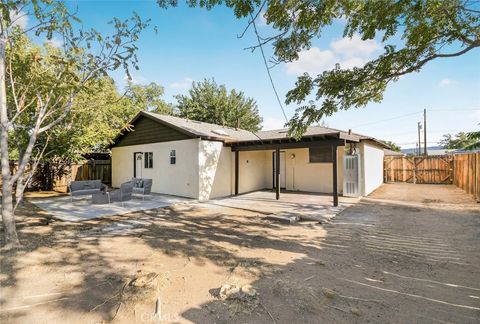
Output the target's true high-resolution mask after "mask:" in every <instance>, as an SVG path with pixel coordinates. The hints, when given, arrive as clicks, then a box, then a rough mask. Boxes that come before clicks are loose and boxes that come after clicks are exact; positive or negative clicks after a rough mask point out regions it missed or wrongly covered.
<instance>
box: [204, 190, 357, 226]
mask: <svg viewBox="0 0 480 324" xmlns="http://www.w3.org/2000/svg"><path fill="white" fill-rule="evenodd" d="M359 200H360V199H359V198H348V197H339V203H338V206H337V207H334V206H333V203H332V196H331V195H327V194H318V193H308V192H296V191H286V192H282V193H281V194H280V199H279V200H276V199H275V193H274V192H272V191H270V190H262V191H255V192H250V193H246V194H242V195H239V196H233V197H228V198H219V199H214V200H211V201H209V202H207V204H210V205H217V206H223V207H231V208H238V209H244V210H249V211H253V212H259V213H262V214H266V215H271V214H274V215H289V216H299V217H300V218H301V219H303V220H330V219H331V218H333V217H335V216H336V215H337V214H339V213H340V212H342V211H343V210H344V209H345V208H347V207H349V206H351V205H352V204H355V203H357V202H358V201H359Z"/></svg>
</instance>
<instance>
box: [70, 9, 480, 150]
mask: <svg viewBox="0 0 480 324" xmlns="http://www.w3.org/2000/svg"><path fill="white" fill-rule="evenodd" d="M68 4H69V5H70V6H72V7H75V6H77V7H78V16H79V17H80V18H81V19H82V21H83V24H84V25H85V27H93V28H95V29H97V30H100V31H103V32H107V31H108V25H107V22H108V21H109V20H110V19H111V18H112V17H113V16H117V17H121V18H125V17H128V16H130V15H131V12H132V11H133V10H135V11H136V12H137V13H138V14H139V15H140V16H142V17H143V18H151V19H152V25H156V26H157V27H158V31H159V32H158V34H155V33H154V31H153V29H150V30H147V31H145V32H144V33H143V34H142V38H141V40H140V41H139V43H138V46H139V52H138V57H139V61H140V71H135V72H134V73H133V79H134V82H138V83H149V82H156V83H158V84H160V85H162V86H164V87H165V92H166V95H165V99H166V100H167V101H172V102H174V99H173V96H174V95H175V94H178V93H185V92H187V91H188V88H189V86H190V84H191V81H192V80H193V81H201V80H203V79H204V78H212V77H213V78H215V80H216V81H217V83H221V84H225V85H226V86H227V88H228V89H231V88H235V89H237V90H241V91H243V92H244V93H245V94H246V95H247V96H249V97H253V98H255V99H256V101H257V103H258V106H259V110H260V114H261V115H262V117H263V119H264V127H265V128H267V129H272V128H279V127H282V126H283V123H284V119H283V115H282V113H281V110H280V108H279V105H278V103H277V102H276V99H275V96H274V93H273V91H272V88H271V85H270V83H269V80H268V76H267V73H266V71H265V67H264V65H263V61H262V57H261V55H260V53H259V52H258V51H255V52H254V53H252V52H251V51H249V50H245V49H244V48H245V47H248V46H250V45H254V44H255V38H254V34H253V31H249V32H247V34H246V35H245V37H244V38H241V39H238V38H237V35H238V34H240V33H241V32H242V30H243V29H244V27H245V26H246V20H238V19H236V18H235V16H234V15H233V13H232V11H231V10H230V9H228V8H223V7H217V8H215V9H214V10H212V11H207V10H205V9H199V8H193V9H192V8H188V7H185V6H180V7H179V8H170V9H168V10H164V9H160V8H159V7H158V6H157V5H156V3H155V2H154V1H70V2H68ZM342 25H343V23H342V21H337V22H336V23H335V24H334V25H333V26H331V27H330V28H328V29H327V30H326V31H325V32H324V34H323V35H322V37H321V38H320V39H318V40H316V41H315V42H314V47H313V48H312V49H311V50H309V51H306V52H304V53H302V54H301V57H300V60H299V61H298V62H295V63H291V64H281V65H278V66H276V67H275V68H274V69H272V71H271V72H272V76H273V79H274V82H275V85H276V86H277V89H278V91H279V94H280V96H281V98H282V100H283V99H284V97H285V94H286V92H287V91H288V90H289V89H291V88H292V87H293V85H294V83H295V80H296V75H297V74H298V73H301V72H302V71H307V72H312V73H316V72H317V73H318V72H321V71H322V70H325V69H328V68H331V67H332V66H333V65H334V64H335V63H336V62H339V63H341V64H342V66H345V67H349V66H355V65H359V64H362V63H363V62H365V61H366V60H368V59H369V58H373V57H375V55H378V54H379V53H381V50H382V44H380V43H379V42H378V41H368V42H363V41H360V40H359V39H353V40H346V39H342ZM258 27H259V32H260V33H261V34H262V35H270V34H271V33H272V32H273V31H272V29H271V28H270V27H269V26H267V25H265V23H264V21H263V20H262V19H259V21H258ZM265 51H266V53H267V54H271V48H270V47H269V46H267V47H266V48H265ZM112 76H113V77H114V78H115V80H116V81H117V84H118V85H119V86H120V87H121V86H122V85H123V83H124V80H123V79H124V74H123V73H120V72H118V73H113V74H112ZM295 108H296V107H295V106H293V105H292V106H288V107H286V113H287V116H289V117H291V116H293V113H294V111H295ZM424 108H426V109H427V112H428V131H429V132H428V137H429V138H428V142H429V145H435V142H437V141H438V140H439V139H440V138H441V136H442V134H445V133H453V132H458V131H471V130H475V129H479V127H480V126H478V123H480V50H476V51H475V50H474V51H473V52H470V53H468V54H466V55H464V56H462V57H459V58H455V59H446V60H437V61H434V62H431V63H429V64H427V65H426V67H425V68H424V69H423V70H422V71H421V72H420V73H415V74H410V75H407V76H405V77H403V78H401V79H400V80H399V81H398V82H396V83H394V84H391V85H390V86H389V87H388V89H387V91H386V92H385V96H384V100H383V102H382V103H380V104H369V105H368V106H367V107H366V108H365V109H350V110H348V111H342V112H339V113H337V114H335V115H334V116H332V117H329V118H327V119H326V123H327V124H328V125H329V126H330V127H334V128H339V129H350V128H351V129H352V130H353V131H354V132H359V133H363V134H366V135H370V136H374V137H377V138H379V139H384V140H392V141H394V142H396V143H398V144H400V145H401V146H402V147H412V146H415V144H414V143H415V141H416V138H417V121H421V120H422V115H421V111H422V110H423V109H424ZM474 109H476V110H474ZM404 115H408V116H405V117H402V118H396V117H398V116H404Z"/></svg>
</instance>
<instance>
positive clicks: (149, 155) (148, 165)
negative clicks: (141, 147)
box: [143, 152, 153, 169]
mask: <svg viewBox="0 0 480 324" xmlns="http://www.w3.org/2000/svg"><path fill="white" fill-rule="evenodd" d="M143 155H144V160H143V161H144V166H145V169H153V152H145V153H143Z"/></svg>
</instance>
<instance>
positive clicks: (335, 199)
mask: <svg viewBox="0 0 480 324" xmlns="http://www.w3.org/2000/svg"><path fill="white" fill-rule="evenodd" d="M332 163H333V168H332V170H333V206H335V207H337V206H338V185H337V146H336V145H333V146H332Z"/></svg>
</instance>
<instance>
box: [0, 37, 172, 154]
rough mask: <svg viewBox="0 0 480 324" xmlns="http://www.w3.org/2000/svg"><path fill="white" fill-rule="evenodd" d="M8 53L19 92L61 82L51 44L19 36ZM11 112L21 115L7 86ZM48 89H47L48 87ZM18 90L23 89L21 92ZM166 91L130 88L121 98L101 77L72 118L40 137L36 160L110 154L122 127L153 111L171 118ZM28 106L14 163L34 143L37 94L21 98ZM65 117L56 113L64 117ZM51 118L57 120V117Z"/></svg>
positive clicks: (84, 92)
mask: <svg viewBox="0 0 480 324" xmlns="http://www.w3.org/2000/svg"><path fill="white" fill-rule="evenodd" d="M12 45H13V46H12V47H9V48H8V49H7V54H8V55H12V56H14V59H13V60H12V63H11V64H10V68H11V73H12V74H13V75H15V79H16V84H17V87H22V85H26V84H29V83H33V82H35V83H38V84H39V85H38V86H37V91H40V90H39V89H38V87H39V86H41V85H43V83H42V82H46V83H47V84H50V82H58V81H57V80H56V79H55V76H54V75H51V73H52V72H53V71H55V64H57V63H58V62H57V57H58V56H61V52H60V51H59V50H58V49H57V48H55V47H53V46H50V45H48V44H46V45H44V46H40V45H37V44H35V43H33V42H32V40H31V39H30V38H28V37H27V36H26V35H25V34H23V35H20V36H19V37H18V38H17V39H16V41H15V42H14V43H13V44H12ZM8 85H9V87H8V89H7V90H8V91H7V98H8V107H9V108H10V109H9V110H8V112H9V113H10V114H11V115H12V116H13V115H15V113H16V109H15V108H14V107H16V105H15V98H14V96H13V90H14V89H13V88H12V87H11V85H10V84H8ZM67 86H69V85H63V86H62V87H60V88H59V89H55V88H51V89H50V90H54V91H53V92H52V94H53V98H55V99H51V100H65V101H67V100H69V98H67V99H65V98H64V97H63V95H64V93H63V92H64V91H65V87H67ZM46 89H48V88H46ZM17 90H18V89H17ZM163 93H164V90H163V87H161V86H159V85H157V84H156V83H150V84H148V85H135V84H133V83H129V84H128V85H127V87H126V89H125V94H124V95H122V94H121V93H120V92H119V91H118V89H117V87H116V85H115V83H114V81H113V79H111V78H110V77H108V76H98V77H96V78H92V79H91V80H89V81H88V82H87V83H86V84H85V85H84V86H83V87H82V89H81V91H80V92H79V93H78V95H77V96H76V97H75V98H74V99H73V104H72V108H71V110H70V113H69V114H67V115H66V116H65V117H64V118H63V119H62V120H61V121H59V122H58V124H57V125H55V127H52V128H51V129H49V130H47V131H45V132H44V133H43V134H40V135H39V137H38V139H37V143H36V145H35V147H34V150H33V153H34V155H38V154H39V153H41V152H43V154H42V156H41V161H42V162H47V161H52V160H55V161H57V162H59V161H62V162H69V161H75V160H78V159H81V154H83V153H89V152H94V151H105V150H106V148H107V146H108V144H110V142H111V140H112V139H113V138H114V136H115V135H116V134H118V133H119V132H120V131H121V130H122V129H123V128H125V127H128V123H129V122H130V120H131V119H132V118H133V117H134V116H135V115H136V114H137V113H138V112H139V111H141V110H150V111H155V112H160V113H163V114H171V113H172V107H171V105H169V104H167V103H166V102H165V101H164V100H163V99H162V96H163ZM21 100H22V101H24V102H26V103H28V104H25V105H24V106H25V109H26V110H28V109H30V110H31V113H27V112H28V111H25V113H24V114H21V115H19V117H17V122H16V123H14V124H13V127H14V129H15V131H11V132H10V133H9V135H10V139H11V140H10V141H9V143H10V146H11V149H10V159H11V160H18V159H19V155H20V154H21V153H22V152H23V151H24V147H25V146H26V145H27V143H28V141H29V138H30V131H29V130H30V129H31V127H33V125H34V123H35V118H32V116H34V114H33V113H34V112H35V110H36V109H37V107H36V105H35V103H36V93H35V92H32V93H28V92H25V93H24V95H23V96H22V98H21ZM60 113H61V112H57V115H59V114H60ZM55 117H56V116H55V114H52V118H55Z"/></svg>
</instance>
